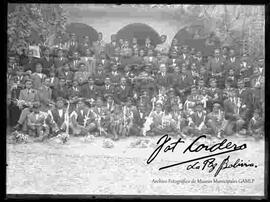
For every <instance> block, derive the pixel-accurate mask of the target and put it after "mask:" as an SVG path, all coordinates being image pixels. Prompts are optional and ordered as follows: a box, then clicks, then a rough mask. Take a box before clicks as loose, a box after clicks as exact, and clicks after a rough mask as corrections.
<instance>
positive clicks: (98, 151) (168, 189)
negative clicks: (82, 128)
mask: <svg viewBox="0 0 270 202" xmlns="http://www.w3.org/2000/svg"><path fill="white" fill-rule="evenodd" d="M148 139H150V138H148ZM158 139H159V138H158V137H155V138H151V142H152V146H149V147H147V148H130V143H131V142H134V141H135V138H133V137H131V138H127V139H121V140H119V141H117V142H115V143H114V147H113V148H103V147H102V143H103V138H96V139H95V140H94V142H91V143H90V142H83V141H82V140H81V139H80V138H71V139H70V141H68V143H66V144H64V145H62V144H56V143H52V142H48V143H28V144H9V143H8V144H7V182H6V183H7V194H96V195H98V194H106V195H107V194H117V195H126V194H127V195H194V194H198V195H256V196H261V195H263V193H264V141H263V140H260V141H254V140H251V139H245V140H243V139H239V138H238V139H235V138H234V139H232V140H231V141H232V142H233V143H236V144H238V145H239V144H243V143H246V144H247V149H245V150H244V151H237V152H232V153H229V154H223V155H220V156H217V157H216V160H217V162H218V163H221V162H222V160H223V159H224V158H226V157H227V156H228V155H230V159H231V160H232V163H234V162H235V161H236V159H237V158H240V159H242V160H243V161H245V162H249V163H250V162H251V163H254V164H256V165H257V166H258V167H257V168H254V167H249V168H241V167H238V168H230V169H226V170H222V171H221V172H220V174H219V175H218V176H217V177H214V173H213V172H211V173H209V172H207V170H187V169H186V167H187V165H179V166H176V167H172V168H168V169H165V170H159V168H160V167H162V166H166V165H170V164H173V163H177V162H180V161H184V160H188V159H192V158H195V157H197V156H198V157H199V156H203V155H204V154H206V153H205V152H200V153H199V154H196V156H194V155H191V154H187V155H186V154H185V155H183V153H180V152H179V151H180V150H181V148H184V147H187V146H188V142H190V140H186V141H185V144H184V145H179V148H178V149H176V150H175V151H174V152H173V153H172V152H171V151H170V152H167V153H164V154H161V155H160V156H158V157H157V158H156V159H155V160H154V161H153V162H152V163H151V164H147V163H146V161H147V159H148V158H149V156H150V154H151V153H152V152H153V151H154V150H155V147H156V146H157V145H156V142H157V140H158ZM211 144H213V143H211ZM208 154H209V153H208ZM214 179H215V180H228V179H229V180H232V181H235V182H234V183H224V182H223V183H222V182H220V183H217V182H214ZM243 179H251V180H252V182H249V183H248V182H243ZM192 180H195V181H194V183H191V182H190V181H192ZM203 181H204V182H203ZM206 181H208V182H206Z"/></svg>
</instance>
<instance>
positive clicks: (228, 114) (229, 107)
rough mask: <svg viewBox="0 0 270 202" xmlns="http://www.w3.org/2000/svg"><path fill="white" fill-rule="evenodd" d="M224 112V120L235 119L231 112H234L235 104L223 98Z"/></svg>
mask: <svg viewBox="0 0 270 202" xmlns="http://www.w3.org/2000/svg"><path fill="white" fill-rule="evenodd" d="M223 107H224V113H225V119H226V120H231V121H232V120H236V119H235V117H234V116H233V114H235V113H236V111H235V108H236V106H235V104H234V103H233V102H231V101H230V100H229V99H226V100H224V104H223Z"/></svg>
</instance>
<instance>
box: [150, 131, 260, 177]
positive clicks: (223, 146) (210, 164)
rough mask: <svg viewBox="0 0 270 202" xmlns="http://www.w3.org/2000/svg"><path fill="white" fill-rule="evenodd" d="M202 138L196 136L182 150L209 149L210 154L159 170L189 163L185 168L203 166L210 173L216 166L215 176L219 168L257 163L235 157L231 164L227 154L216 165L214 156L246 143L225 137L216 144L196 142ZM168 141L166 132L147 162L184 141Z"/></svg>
mask: <svg viewBox="0 0 270 202" xmlns="http://www.w3.org/2000/svg"><path fill="white" fill-rule="evenodd" d="M202 138H206V136H205V135H201V136H199V137H198V138H196V139H195V140H194V141H193V142H192V143H191V144H189V145H188V147H186V148H185V150H184V151H183V154H185V153H187V152H191V153H197V152H200V151H203V150H204V151H209V152H210V153H212V154H210V155H206V156H202V157H199V158H194V159H190V160H188V161H183V162H179V163H175V164H171V165H167V166H164V167H161V168H159V170H163V169H167V168H170V167H174V166H179V165H182V164H186V163H189V165H188V166H187V168H186V169H187V170H191V169H197V170H198V169H202V170H204V169H205V168H209V173H210V172H213V171H214V170H215V168H217V169H216V172H215V174H214V176H215V177H216V176H217V175H218V174H219V173H220V171H221V170H224V169H227V168H236V167H257V165H255V164H254V163H244V162H243V160H240V159H237V160H236V161H235V163H233V164H231V163H230V162H229V160H230V156H227V157H226V158H225V159H224V160H223V161H222V162H221V164H220V165H219V166H218V163H217V162H216V159H215V158H214V157H215V156H219V155H222V154H226V153H231V152H236V151H240V150H244V149H246V148H247V145H246V144H245V143H244V144H242V145H236V144H233V143H232V142H230V141H228V140H227V139H224V140H222V141H221V142H219V143H216V144H214V145H211V146H209V145H205V144H203V143H202V144H199V145H198V144H197V143H198V141H199V140H200V139H202ZM170 141H171V137H169V136H168V135H167V134H166V135H163V136H162V137H161V138H160V139H159V140H158V141H157V145H158V147H157V148H156V149H155V150H154V152H153V153H152V154H151V155H150V157H149V158H148V160H147V164H150V163H151V162H152V161H154V159H155V158H156V157H157V156H158V155H159V153H160V152H161V151H162V150H163V152H164V153H166V152H168V151H171V152H174V150H175V148H176V147H177V146H178V145H179V144H181V143H185V141H184V140H182V138H181V137H180V138H179V139H178V140H177V141H175V142H171V143H170ZM169 143H170V144H169ZM222 150H223V151H222ZM215 151H221V152H215ZM202 159H206V160H205V161H204V162H203V164H202V165H201V164H200V160H202ZM191 162H192V163H191ZM194 162H195V163H194ZM190 163H191V164H190Z"/></svg>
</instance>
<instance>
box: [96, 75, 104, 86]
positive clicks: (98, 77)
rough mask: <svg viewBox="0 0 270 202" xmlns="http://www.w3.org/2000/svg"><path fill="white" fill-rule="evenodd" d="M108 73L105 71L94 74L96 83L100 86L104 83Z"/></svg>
mask: <svg viewBox="0 0 270 202" xmlns="http://www.w3.org/2000/svg"><path fill="white" fill-rule="evenodd" d="M105 77H106V74H105V73H104V72H101V73H98V72H97V73H96V74H94V79H95V84H96V85H98V86H102V85H104V80H105Z"/></svg>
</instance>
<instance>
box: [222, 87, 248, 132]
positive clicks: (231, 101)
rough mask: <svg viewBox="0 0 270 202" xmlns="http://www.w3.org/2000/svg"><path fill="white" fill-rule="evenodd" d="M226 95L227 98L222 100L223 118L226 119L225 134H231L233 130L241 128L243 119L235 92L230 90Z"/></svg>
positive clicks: (236, 130)
mask: <svg viewBox="0 0 270 202" xmlns="http://www.w3.org/2000/svg"><path fill="white" fill-rule="evenodd" d="M228 96H229V98H228V99H226V100H225V101H224V112H225V119H226V120H227V124H226V126H225V134H226V135H232V134H234V133H235V132H236V133H238V132H239V131H240V130H241V129H242V127H243V125H244V124H245V121H244V120H243V119H242V117H241V116H240V110H239V109H240V106H239V102H238V99H237V97H236V92H235V91H231V92H230V93H229V95H228Z"/></svg>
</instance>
